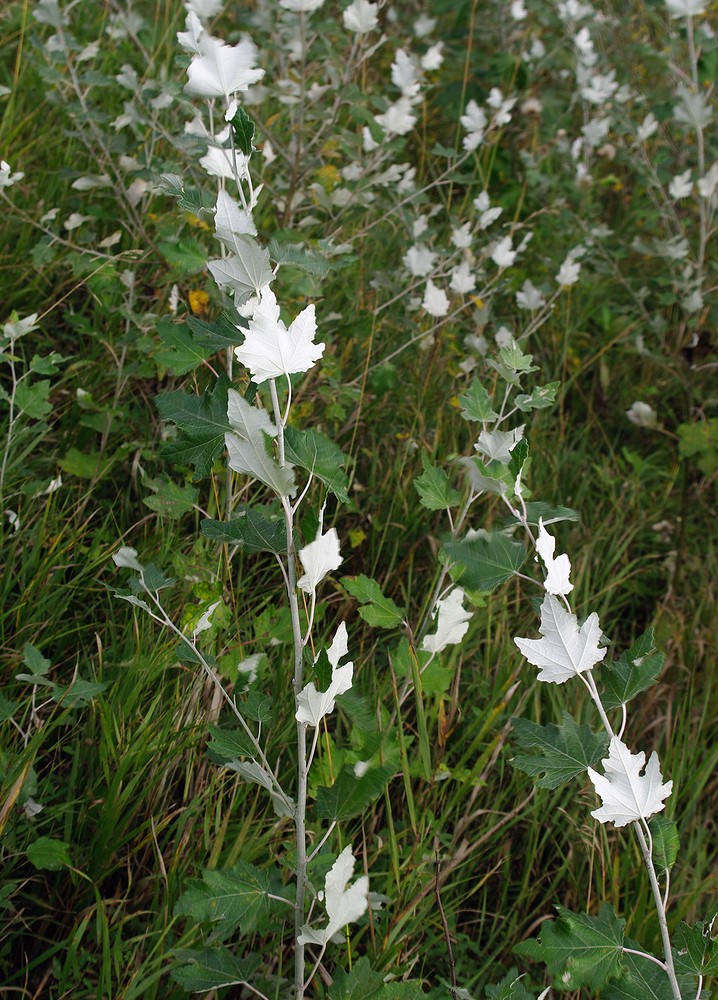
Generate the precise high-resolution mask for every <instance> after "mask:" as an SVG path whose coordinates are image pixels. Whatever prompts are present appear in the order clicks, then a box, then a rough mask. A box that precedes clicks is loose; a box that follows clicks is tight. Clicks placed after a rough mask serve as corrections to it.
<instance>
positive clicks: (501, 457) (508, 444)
mask: <svg viewBox="0 0 718 1000" xmlns="http://www.w3.org/2000/svg"><path fill="white" fill-rule="evenodd" d="M525 426H526V425H525V424H521V425H520V426H519V427H514V429H513V430H511V431H486V430H483V431H482V432H481V433H480V434H479V440H478V441H477V442H476V444H475V445H474V447H475V449H476V450H477V451H478V452H480V453H481V454H482V455H485V456H486V458H488V459H489V460H490V461H491V460H495V461H497V462H503V463H504V465H505V464H506V463H507V462H510V461H511V452H512V451H513V449H514V448H515V447H516V445H517V444H518V443H519V441H520V440H521V438H522V437H523V436H524V427H525Z"/></svg>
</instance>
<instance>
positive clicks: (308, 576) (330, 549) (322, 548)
mask: <svg viewBox="0 0 718 1000" xmlns="http://www.w3.org/2000/svg"><path fill="white" fill-rule="evenodd" d="M299 560H300V562H301V564H302V567H303V569H304V576H301V577H300V578H299V579H298V580H297V586H298V587H299V589H300V590H303V591H305V593H307V594H313V593H315V591H316V589H317V587H318V586H319V584H320V583H321V581H322V580H323V579H324V577H325V576H326V575H327V573H331V572H332V570H335V569H338V568H339V567H340V566H341V564H342V562H343V561H344V560H343V559H342V557H341V556H340V554H339V535H338V534H337V529H336V528H330V529H329V531H327V532H325V534H322V531H321V528H320V529H319V531H318V532H317V537H316V538H315V539H314V541H313V542H310V543H309V544H308V545H305V546H304V548H302V549H300V550H299Z"/></svg>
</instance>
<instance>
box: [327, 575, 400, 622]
mask: <svg viewBox="0 0 718 1000" xmlns="http://www.w3.org/2000/svg"><path fill="white" fill-rule="evenodd" d="M341 584H342V586H343V587H344V589H345V590H347V591H348V592H349V593H350V594H351V595H352V597H355V598H356V599H357V601H359V603H360V604H364V605H367V604H368V605H369V607H362V608H359V614H360V615H361V617H362V618H363V619H364V621H365V622H367V623H368V624H369V625H371V626H373V627H374V628H396V626H397V625H400V624H401V623H402V622H403V620H404V612H403V611H402V610H401V609H400V608H399V607H398V606H397V605H396V604H395V603H394V601H392V599H391V598H390V597H385V596H384V594H383V593H382V590H381V587H380V586H379V584H378V583H377V582H376V580H372V579H371V578H370V577H368V576H365V575H364V574H363V573H361V574H360V575H359V576H343V577H342V578H341Z"/></svg>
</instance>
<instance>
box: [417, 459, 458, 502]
mask: <svg viewBox="0 0 718 1000" xmlns="http://www.w3.org/2000/svg"><path fill="white" fill-rule="evenodd" d="M421 464H422V465H423V467H424V471H423V473H422V474H421V475H420V476H417V478H416V479H415V480H414V489H415V490H416V492H417V493H418V494H419V499H420V502H421V504H422V506H423V507H426V508H427V510H446V509H447V508H449V507H455V506H456V504H458V503H460V502H461V494H460V493H459V492H458V491H457V490H455V489H452V487H451V484H450V483H449V477H448V476H447V475H446V473H445V472H444V470H443V469H438V468H436V467H435V466H433V465H432V464H431V462H430V461H429V459H428V458H427V457H426V454H425V453H424V452H422V455H421Z"/></svg>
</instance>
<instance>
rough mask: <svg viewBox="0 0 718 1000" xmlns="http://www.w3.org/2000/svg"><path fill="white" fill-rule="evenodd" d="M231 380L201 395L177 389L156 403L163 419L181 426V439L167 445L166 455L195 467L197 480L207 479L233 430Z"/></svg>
mask: <svg viewBox="0 0 718 1000" xmlns="http://www.w3.org/2000/svg"><path fill="white" fill-rule="evenodd" d="M228 389H229V380H228V379H226V378H220V379H218V381H217V383H216V385H215V386H214V388H213V389H205V390H204V391H203V392H202V393H201V394H200V395H199V396H194V395H191V394H190V393H187V392H182V391H181V390H177V391H175V392H167V393H163V394H162V395H160V396H157V397H156V399H155V402H156V404H157V409H158V410H159V413H160V416H161V417H162V419H163V420H168V421H172V422H173V423H174V424H175V425H176V426H177V432H178V433H177V439H176V440H175V441H171V442H169V443H168V444H166V445H165V446H164V448H163V455H164V457H165V458H166V460H167V461H169V462H172V463H174V464H175V465H182V466H186V467H189V466H192V467H194V470H195V472H194V479H195V480H198V479H204V478H205V477H206V476H208V475H209V474H210V472H211V471H212V466H213V464H214V462H215V460H216V459H217V458H218V457H219V455H220V453H221V452H222V450H223V449H224V435H225V434H226V433H227V431H229V430H230V429H231V428H230V424H229V421H228V419H227V391H228Z"/></svg>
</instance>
